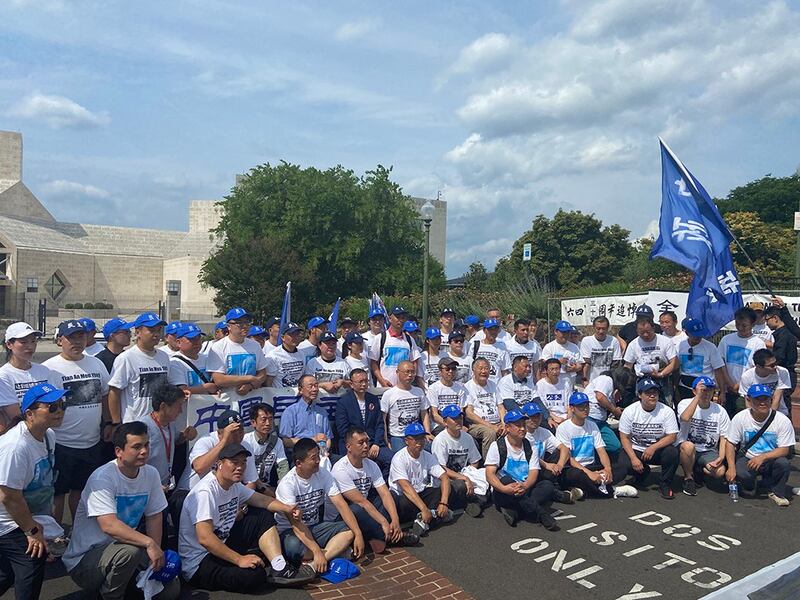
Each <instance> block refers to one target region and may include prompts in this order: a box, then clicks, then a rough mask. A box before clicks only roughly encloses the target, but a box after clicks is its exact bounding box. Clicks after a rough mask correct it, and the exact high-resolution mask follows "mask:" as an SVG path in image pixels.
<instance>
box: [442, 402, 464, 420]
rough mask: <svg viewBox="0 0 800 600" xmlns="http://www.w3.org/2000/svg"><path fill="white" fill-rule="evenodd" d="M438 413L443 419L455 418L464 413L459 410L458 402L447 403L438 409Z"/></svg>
mask: <svg viewBox="0 0 800 600" xmlns="http://www.w3.org/2000/svg"><path fill="white" fill-rule="evenodd" d="M439 414H440V415H442V416H443V417H444V418H445V419H457V418H458V417H460V416H461V415H462V414H464V413H462V412H461V407H460V406H459V405H458V404H448V405H447V406H445V407H444V408H443V409H442V410H440V411H439Z"/></svg>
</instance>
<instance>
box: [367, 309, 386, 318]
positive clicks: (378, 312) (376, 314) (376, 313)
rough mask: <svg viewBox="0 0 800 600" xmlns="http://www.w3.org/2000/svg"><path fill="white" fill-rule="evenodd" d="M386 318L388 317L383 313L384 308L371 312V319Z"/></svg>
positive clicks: (371, 310)
mask: <svg viewBox="0 0 800 600" xmlns="http://www.w3.org/2000/svg"><path fill="white" fill-rule="evenodd" d="M385 316H386V313H385V312H383V309H382V308H372V309H370V311H369V318H370V319H371V318H372V317H385Z"/></svg>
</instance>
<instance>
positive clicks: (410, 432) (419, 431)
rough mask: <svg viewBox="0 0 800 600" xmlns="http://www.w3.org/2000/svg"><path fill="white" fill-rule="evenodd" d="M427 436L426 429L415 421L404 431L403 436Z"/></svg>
mask: <svg viewBox="0 0 800 600" xmlns="http://www.w3.org/2000/svg"><path fill="white" fill-rule="evenodd" d="M425 434H426V431H425V428H424V427H423V426H422V423H420V422H419V421H414V422H413V423H409V424H408V425H406V428H405V429H404V430H403V435H406V436H409V437H416V436H418V435H425Z"/></svg>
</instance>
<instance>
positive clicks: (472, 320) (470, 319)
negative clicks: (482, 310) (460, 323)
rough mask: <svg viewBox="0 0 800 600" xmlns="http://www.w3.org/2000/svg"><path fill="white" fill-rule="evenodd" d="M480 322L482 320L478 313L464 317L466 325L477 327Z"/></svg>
mask: <svg viewBox="0 0 800 600" xmlns="http://www.w3.org/2000/svg"><path fill="white" fill-rule="evenodd" d="M480 322H481V320H480V319H479V318H478V316H477V315H467V316H466V317H464V325H469V326H470V327H475V326H476V325H477V324H478V323H480Z"/></svg>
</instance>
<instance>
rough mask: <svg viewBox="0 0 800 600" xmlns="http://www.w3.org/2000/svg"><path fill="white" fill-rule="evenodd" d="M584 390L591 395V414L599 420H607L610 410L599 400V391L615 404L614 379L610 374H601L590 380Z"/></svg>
mask: <svg viewBox="0 0 800 600" xmlns="http://www.w3.org/2000/svg"><path fill="white" fill-rule="evenodd" d="M584 391H585V393H586V395H587V396H589V416H590V417H591V418H592V419H597V420H598V421H605V420H606V419H607V418H608V411H607V410H606V409H605V408H603V407H602V406H600V403H599V402H598V401H597V392H600V393H601V394H603V395H604V396H605V397H606V398H607V399H608V401H609V402H611V403H612V404H614V381H613V380H612V379H611V377H609V376H608V375H599V376H597V377H596V378H595V379H593V380H592V381H590V382H589V385H587V386H586V390H584Z"/></svg>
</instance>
